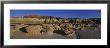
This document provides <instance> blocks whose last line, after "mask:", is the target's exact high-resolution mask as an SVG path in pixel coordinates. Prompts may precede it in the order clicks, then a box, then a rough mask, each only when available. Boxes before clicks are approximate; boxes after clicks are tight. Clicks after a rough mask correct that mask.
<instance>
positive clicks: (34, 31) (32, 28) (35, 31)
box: [26, 25, 42, 36]
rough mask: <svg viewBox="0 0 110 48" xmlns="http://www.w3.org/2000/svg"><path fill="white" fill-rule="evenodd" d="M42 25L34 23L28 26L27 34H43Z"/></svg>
mask: <svg viewBox="0 0 110 48" xmlns="http://www.w3.org/2000/svg"><path fill="white" fill-rule="evenodd" d="M41 28H42V27H41V26H40V25H32V26H28V27H26V30H27V32H28V33H27V34H28V35H29V36H36V35H41V33H40V31H41Z"/></svg>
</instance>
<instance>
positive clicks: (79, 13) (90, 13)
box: [10, 10, 101, 18]
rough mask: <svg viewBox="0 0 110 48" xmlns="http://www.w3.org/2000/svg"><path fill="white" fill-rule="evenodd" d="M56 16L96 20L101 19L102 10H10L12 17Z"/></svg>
mask: <svg viewBox="0 0 110 48" xmlns="http://www.w3.org/2000/svg"><path fill="white" fill-rule="evenodd" d="M31 14H37V15H40V16H56V17H61V18H76V17H79V18H94V17H101V10H10V16H25V15H31Z"/></svg>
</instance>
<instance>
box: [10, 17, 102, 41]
mask: <svg viewBox="0 0 110 48" xmlns="http://www.w3.org/2000/svg"><path fill="white" fill-rule="evenodd" d="M10 21H11V22H10V26H11V27H10V29H11V30H10V35H11V38H15V39H16V38H21V37H20V36H17V35H16V34H18V33H19V34H22V35H23V34H24V35H23V36H25V38H33V39H37V38H38V39H39V38H40V39H41V38H44V39H45V38H61V39H62V38H70V39H77V38H79V35H80V34H78V33H79V32H80V31H82V32H83V31H87V32H88V30H89V31H96V30H98V29H97V28H101V22H100V21H101V20H100V18H88V19H81V18H60V17H54V16H40V15H29V16H22V17H11V18H10ZM20 32H22V33H20ZM82 32H81V33H82ZM97 32H98V31H97ZM16 36H17V37H16ZM22 38H23V37H22Z"/></svg>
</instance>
